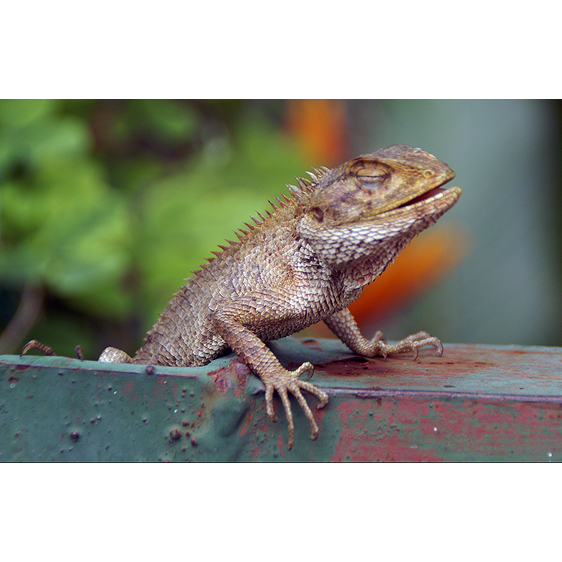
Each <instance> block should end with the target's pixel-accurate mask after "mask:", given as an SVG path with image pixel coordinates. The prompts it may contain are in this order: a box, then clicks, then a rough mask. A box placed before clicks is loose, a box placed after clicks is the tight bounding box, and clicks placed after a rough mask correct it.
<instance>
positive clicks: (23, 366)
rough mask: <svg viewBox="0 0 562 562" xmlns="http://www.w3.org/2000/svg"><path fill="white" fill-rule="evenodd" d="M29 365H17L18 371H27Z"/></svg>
mask: <svg viewBox="0 0 562 562" xmlns="http://www.w3.org/2000/svg"><path fill="white" fill-rule="evenodd" d="M27 369H29V365H16V371H27Z"/></svg>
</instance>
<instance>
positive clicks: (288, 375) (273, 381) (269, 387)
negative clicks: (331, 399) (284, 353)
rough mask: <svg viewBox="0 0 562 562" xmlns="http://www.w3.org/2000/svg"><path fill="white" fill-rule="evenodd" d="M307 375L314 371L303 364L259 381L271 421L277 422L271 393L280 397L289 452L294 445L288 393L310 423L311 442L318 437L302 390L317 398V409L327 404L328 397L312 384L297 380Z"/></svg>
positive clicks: (307, 364) (293, 430) (293, 428)
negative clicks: (286, 427)
mask: <svg viewBox="0 0 562 562" xmlns="http://www.w3.org/2000/svg"><path fill="white" fill-rule="evenodd" d="M307 371H308V373H309V377H308V378H310V376H311V375H312V372H313V371H314V367H313V366H312V365H311V364H310V363H308V362H307V363H303V364H302V365H301V366H300V367H299V368H298V369H297V370H296V371H288V370H286V369H283V370H282V371H277V372H276V373H274V374H272V375H265V374H264V375H261V379H262V380H263V383H264V385H265V404H266V411H267V415H268V416H269V417H270V419H271V420H272V421H277V418H276V416H275V412H274V410H273V391H274V390H277V393H278V394H279V396H280V397H281V402H282V403H283V407H284V408H285V415H286V416H287V423H288V425H289V442H288V445H287V447H288V449H289V450H290V449H291V448H292V447H293V445H294V443H295V425H294V423H293V413H292V411H291V404H290V402H289V396H288V392H290V393H291V394H292V395H293V396H294V397H295V398H296V399H297V402H298V403H299V404H300V406H301V408H302V409H303V410H304V413H305V415H306V417H307V419H308V421H309V422H310V427H311V429H312V434H311V435H310V438H311V439H312V440H314V439H316V438H317V437H318V425H317V424H316V421H315V419H314V416H313V415H312V411H311V410H310V407H309V406H308V404H307V402H306V400H305V398H304V396H303V395H302V393H301V389H302V390H307V391H308V392H310V393H311V394H314V395H315V396H317V397H318V398H319V400H320V404H318V406H317V408H318V409H320V408H323V407H324V406H325V405H326V404H327V403H328V395H327V394H326V393H325V392H324V391H322V390H320V389H319V388H316V387H315V386H314V385H313V384H311V383H309V382H306V381H301V380H299V377H300V376H301V375H302V374H303V373H305V372H307Z"/></svg>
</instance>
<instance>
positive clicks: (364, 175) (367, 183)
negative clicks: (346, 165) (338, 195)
mask: <svg viewBox="0 0 562 562" xmlns="http://www.w3.org/2000/svg"><path fill="white" fill-rule="evenodd" d="M388 175H389V174H388V173H387V172H384V171H382V170H381V171H378V170H367V169H363V170H359V171H358V172H357V179H358V180H359V183H360V184H361V186H362V187H363V188H365V189H367V190H369V191H374V190H376V189H377V188H378V187H380V186H381V185H382V184H383V183H384V182H385V181H386V180H387V178H388Z"/></svg>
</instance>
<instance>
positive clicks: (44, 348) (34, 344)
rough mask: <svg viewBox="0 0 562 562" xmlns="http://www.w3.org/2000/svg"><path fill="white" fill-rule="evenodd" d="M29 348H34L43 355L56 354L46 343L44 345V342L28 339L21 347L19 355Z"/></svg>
mask: <svg viewBox="0 0 562 562" xmlns="http://www.w3.org/2000/svg"><path fill="white" fill-rule="evenodd" d="M31 349H36V350H37V351H40V352H41V353H42V354H43V355H49V356H52V355H56V353H55V352H54V351H53V350H52V349H51V348H50V347H49V346H48V345H45V344H44V343H41V342H40V341H37V340H30V341H28V342H27V343H26V344H25V345H24V346H23V347H22V348H21V351H20V357H22V355H25V354H26V353H27V352H28V351H30V350H31Z"/></svg>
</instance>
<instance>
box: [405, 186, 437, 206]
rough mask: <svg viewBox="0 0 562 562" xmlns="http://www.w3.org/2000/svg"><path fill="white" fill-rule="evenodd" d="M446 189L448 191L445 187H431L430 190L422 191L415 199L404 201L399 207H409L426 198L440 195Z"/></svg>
mask: <svg viewBox="0 0 562 562" xmlns="http://www.w3.org/2000/svg"><path fill="white" fill-rule="evenodd" d="M445 191H447V190H446V189H443V188H442V187H434V188H432V189H430V190H429V191H426V192H425V193H422V194H421V195H418V196H417V197H414V198H413V199H410V200H409V201H406V202H405V203H402V205H400V206H398V207H397V208H398V209H402V208H404V207H409V206H410V205H415V204H416V203H419V202H420V201H425V200H426V199H431V198H432V197H434V196H435V195H438V194H439V193H445Z"/></svg>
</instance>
